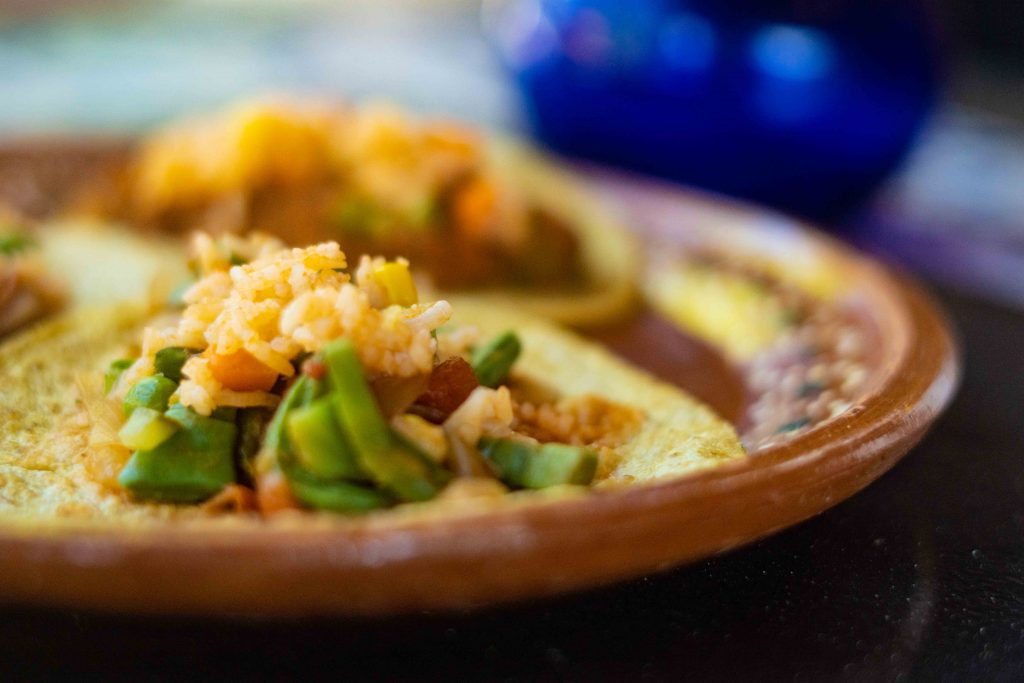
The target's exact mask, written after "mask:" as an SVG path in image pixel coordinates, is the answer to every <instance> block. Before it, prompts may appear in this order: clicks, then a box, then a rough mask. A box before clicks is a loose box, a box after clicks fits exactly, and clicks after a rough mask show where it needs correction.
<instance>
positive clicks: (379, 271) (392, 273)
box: [373, 261, 419, 306]
mask: <svg viewBox="0 0 1024 683" xmlns="http://www.w3.org/2000/svg"><path fill="white" fill-rule="evenodd" d="M373 279H374V280H376V281H377V282H378V283H379V284H380V285H381V286H382V287H383V288H384V290H385V291H386V292H387V293H388V304H397V305H399V306H412V305H413V304H415V303H416V302H418V301H419V295H418V294H417V293H416V283H414V282H413V281H412V275H411V274H410V273H409V264H407V263H403V262H401V261H391V262H388V263H385V264H383V265H381V266H378V267H377V268H375V269H374V271H373Z"/></svg>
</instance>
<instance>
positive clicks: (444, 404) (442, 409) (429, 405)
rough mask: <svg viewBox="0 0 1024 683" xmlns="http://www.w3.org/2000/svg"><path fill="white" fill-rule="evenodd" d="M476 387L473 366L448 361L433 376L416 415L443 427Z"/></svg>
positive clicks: (458, 359) (416, 406)
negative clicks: (442, 424)
mask: <svg viewBox="0 0 1024 683" xmlns="http://www.w3.org/2000/svg"><path fill="white" fill-rule="evenodd" d="M477 386H478V383H477V380H476V374H475V373H474V372H473V368H472V366H471V365H470V364H469V363H468V362H466V360H465V359H464V358H459V357H458V356H455V357H453V358H449V359H448V360H446V361H444V362H443V363H441V364H440V365H438V366H437V367H435V368H434V371H433V372H431V373H430V380H429V381H428V383H427V390H426V391H425V392H423V393H422V394H420V396H419V398H417V399H416V403H415V404H414V405H413V412H415V413H416V414H418V415H420V416H422V417H424V418H425V419H427V420H430V421H431V422H434V423H436V424H440V423H442V422H444V421H445V420H447V419H448V416H449V415H451V414H452V413H453V412H455V409H456V408H458V407H459V406H460V405H462V402H463V401H465V400H466V399H467V398H469V395H470V394H471V393H473V390H474V389H476V388H477Z"/></svg>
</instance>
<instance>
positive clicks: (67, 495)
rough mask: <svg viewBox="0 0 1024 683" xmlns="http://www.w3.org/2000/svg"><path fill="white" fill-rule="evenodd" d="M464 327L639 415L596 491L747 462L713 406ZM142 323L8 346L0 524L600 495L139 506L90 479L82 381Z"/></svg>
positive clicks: (37, 333)
mask: <svg viewBox="0 0 1024 683" xmlns="http://www.w3.org/2000/svg"><path fill="white" fill-rule="evenodd" d="M456 320H457V321H458V322H459V323H462V324H473V325H476V326H478V327H479V328H480V329H481V331H495V330H504V329H509V328H512V329H515V330H516V332H517V333H518V334H519V335H520V338H521V339H522V341H523V346H524V354H523V356H522V357H521V358H520V360H519V361H518V362H517V365H516V370H515V377H517V378H520V379H527V380H529V381H532V382H537V383H539V384H543V385H545V386H547V387H550V388H552V389H557V391H558V393H559V395H561V396H571V395H580V394H588V393H590V394H597V395H601V396H604V397H607V398H609V399H611V400H613V401H616V402H619V403H622V404H626V405H629V406H631V407H633V408H636V409H638V410H639V411H641V413H642V415H643V417H642V419H641V422H640V424H639V426H638V427H637V429H636V430H635V431H634V432H633V433H632V435H631V437H630V438H629V439H628V441H627V442H626V443H625V444H624V445H623V446H621V447H620V448H618V449H617V451H618V453H619V455H620V458H619V460H618V464H617V466H616V467H615V469H614V470H613V471H612V472H611V473H610V474H609V475H608V476H607V478H606V479H605V480H604V481H601V482H598V483H597V484H596V486H597V487H598V489H602V488H607V487H614V486H616V485H621V484H627V483H631V484H637V483H642V482H649V481H654V480H657V479H661V478H664V477H674V476H681V475H686V474H688V473H691V472H695V471H698V470H701V469H704V468H708V467H713V466H716V465H720V464H723V463H726V462H729V461H731V460H734V459H737V458H741V457H743V456H744V452H743V448H742V446H741V445H740V441H739V439H738V437H737V435H736V433H735V431H734V430H733V428H732V427H731V426H730V425H729V424H728V423H726V422H725V421H724V420H722V419H721V418H719V417H718V416H716V415H715V414H714V412H713V411H711V410H710V409H709V408H708V407H707V406H705V405H703V404H701V403H699V402H698V401H696V400H695V399H693V398H691V397H690V396H688V395H687V394H685V393H684V392H682V391H680V390H678V389H676V388H674V387H671V386H669V385H667V384H665V383H663V382H660V381H658V380H657V379H654V378H653V377H650V376H649V375H647V374H645V373H644V372H642V371H640V370H637V369H635V368H633V367H631V366H629V365H627V364H626V363H624V362H622V361H620V360H618V359H616V358H614V357H613V356H612V355H611V354H610V353H608V352H607V351H605V350H604V349H602V348H601V347H599V346H597V345H595V344H592V343H590V342H586V341H584V340H582V339H580V338H578V337H576V336H575V335H573V334H572V333H569V332H566V331H562V330H560V329H558V328H556V327H554V326H552V325H550V324H548V323H546V322H543V321H540V320H538V319H534V318H529V317H526V316H521V315H514V314H508V313H505V312H501V311H498V310H495V309H493V308H492V307H490V306H488V305H481V304H479V303H477V304H473V303H466V304H464V305H463V309H462V310H461V311H459V313H458V314H457V316H456ZM145 321H146V315H145V313H144V311H143V309H141V308H140V307H136V306H131V305H119V306H114V307H107V308H88V309H80V310H78V311H72V312H70V313H65V314H63V315H61V316H59V317H58V318H56V319H54V320H51V321H49V322H47V323H44V324H42V325H40V326H38V327H36V328H34V329H32V330H29V331H27V332H24V333H22V334H20V335H18V336H16V337H14V338H12V339H10V340H9V341H7V342H6V343H5V344H4V345H3V346H0V382H2V383H3V386H4V387H6V388H5V390H4V392H3V394H2V395H0V525H4V524H9V523H12V524H17V525H19V526H21V525H23V524H25V523H28V524H30V525H32V526H38V525H40V524H42V525H44V526H45V525H49V524H50V523H51V522H58V521H59V520H71V521H73V522H76V523H80V522H91V521H99V522H101V523H106V522H107V521H109V522H110V523H113V524H116V525H124V524H129V525H132V526H134V525H138V524H148V523H154V522H161V521H165V520H170V519H181V520H189V519H191V520H194V521H193V522H192V523H197V524H199V525H200V526H205V525H211V524H212V525H214V526H218V525H222V524H225V523H226V524H233V525H234V524H243V525H245V524H255V525H257V526H258V525H260V524H266V523H273V524H280V523H286V524H287V523H292V524H295V523H299V524H309V523H314V524H317V525H319V524H324V523H327V524H341V525H379V524H382V523H383V524H389V523H392V521H396V520H399V521H402V523H407V522H409V521H410V520H412V521H423V520H443V519H444V517H445V515H447V514H453V515H455V514H457V515H463V514H472V513H474V512H477V511H480V510H493V509H494V508H495V506H498V507H501V506H506V505H520V504H535V503H540V504H543V503H544V502H546V501H551V500H552V499H561V498H565V497H571V496H578V495H596V494H589V493H588V492H587V491H586V490H585V489H582V488H579V487H561V488H559V487H554V488H552V489H548V490H545V491H542V492H521V493H514V494H509V495H506V496H501V497H496V498H491V499H487V500H480V501H479V502H478V500H477V499H468V500H460V501H457V502H456V501H442V500H436V501H430V502H427V503H420V504H414V505H402V506H399V507H398V508H395V509H393V510H390V511H383V512H379V513H374V514H371V515H368V516H366V517H354V518H346V517H341V516H336V515H331V514H301V515H299V514H292V515H287V514H286V515H281V517H284V518H286V519H285V520H284V521H283V522H282V521H280V520H278V519H277V517H275V518H273V519H272V520H271V521H270V522H257V521H255V520H253V519H251V518H242V517H231V518H225V517H220V518H208V517H204V516H203V513H202V512H201V511H200V510H199V509H198V508H196V507H175V506H171V505H161V504H148V503H137V502H132V501H130V500H129V499H128V498H127V496H124V495H122V494H120V493H116V492H112V491H110V490H105V489H104V488H103V487H102V486H101V485H100V484H98V483H97V482H96V481H95V480H94V479H93V478H92V477H91V476H90V474H89V467H90V455H89V453H88V450H87V445H88V443H89V430H90V424H89V420H88V415H87V413H86V411H85V409H84V407H83V405H82V402H81V401H80V400H79V396H80V394H79V391H80V390H79V389H78V388H76V382H77V381H78V380H79V379H80V378H83V374H84V378H83V379H82V381H83V383H88V382H90V381H93V382H95V381H99V371H100V370H102V368H104V367H105V366H106V364H107V363H108V362H109V361H110V360H111V359H113V358H115V357H117V356H119V355H121V354H122V353H123V352H124V349H125V347H126V346H127V345H130V344H132V343H134V342H136V341H137V340H138V338H139V332H140V330H141V327H142V326H143V324H144V323H145ZM311 520H316V521H315V522H311ZM325 520H326V521H325ZM389 520H391V521H389Z"/></svg>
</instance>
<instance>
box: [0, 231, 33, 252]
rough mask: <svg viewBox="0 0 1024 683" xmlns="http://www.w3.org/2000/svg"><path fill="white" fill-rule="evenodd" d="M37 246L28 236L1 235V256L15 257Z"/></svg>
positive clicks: (21, 234) (16, 233) (20, 234)
mask: <svg viewBox="0 0 1024 683" xmlns="http://www.w3.org/2000/svg"><path fill="white" fill-rule="evenodd" d="M34 246H36V243H35V240H33V239H32V238H31V237H29V236H28V235H25V234H23V233H19V232H13V233H10V234H7V235H0V254H2V255H4V256H14V255H15V254H19V253H21V252H23V251H26V250H28V249H31V248H32V247H34Z"/></svg>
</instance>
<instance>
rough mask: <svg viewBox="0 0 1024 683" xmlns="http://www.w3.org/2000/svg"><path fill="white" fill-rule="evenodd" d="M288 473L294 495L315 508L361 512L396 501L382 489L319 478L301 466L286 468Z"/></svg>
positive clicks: (286, 473) (289, 484) (286, 474)
mask: <svg viewBox="0 0 1024 683" xmlns="http://www.w3.org/2000/svg"><path fill="white" fill-rule="evenodd" d="M285 476H287V478H288V486H289V488H290V489H291V492H292V494H293V495H294V496H295V498H297V499H298V500H299V502H301V503H302V504H303V505H306V506H308V507H311V508H313V509H315V510H329V511H331V512H362V511H366V510H374V509H377V508H382V507H387V506H388V505H390V504H391V503H392V502H393V501H392V500H391V497H390V496H388V495H387V494H386V493H384V492H383V491H379V490H376V489H372V488H369V487H366V486H360V485H358V484H350V483H348V482H344V481H320V480H318V479H316V478H315V477H312V476H310V475H309V474H308V473H306V472H303V471H302V470H301V469H298V468H287V469H286V471H285Z"/></svg>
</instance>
